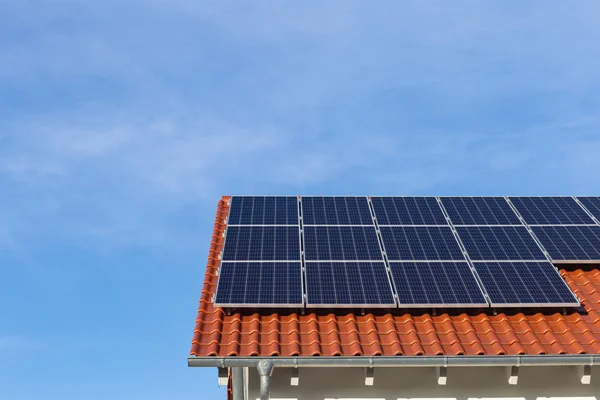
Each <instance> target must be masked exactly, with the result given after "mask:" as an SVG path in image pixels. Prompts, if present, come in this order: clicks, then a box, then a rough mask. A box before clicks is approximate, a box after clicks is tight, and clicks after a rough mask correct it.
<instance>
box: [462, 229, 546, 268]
mask: <svg viewBox="0 0 600 400" xmlns="http://www.w3.org/2000/svg"><path fill="white" fill-rule="evenodd" d="M458 227H459V228H496V227H498V228H517V227H523V228H525V230H526V231H527V233H528V234H529V236H530V237H531V238H532V239H533V241H534V242H535V244H536V246H537V247H538V249H539V250H540V251H541V252H542V254H543V255H544V258H539V259H535V258H534V259H515V260H507V259H492V260H475V259H472V258H471V255H470V253H469V250H468V249H467V247H466V246H465V245H464V243H463V241H462V238H461V237H460V234H459V233H458V230H457V231H456V235H457V236H458V240H459V241H460V243H461V245H462V247H463V248H464V251H465V253H466V254H467V256H468V258H469V260H470V261H471V262H473V263H476V262H540V261H551V259H550V258H549V256H548V253H547V251H546V249H545V248H544V247H543V246H542V244H541V243H540V242H539V241H538V238H537V237H536V236H535V235H533V232H532V231H531V230H530V229H529V227H528V226H527V225H459V226H458Z"/></svg>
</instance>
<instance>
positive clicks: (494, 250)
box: [456, 226, 546, 261]
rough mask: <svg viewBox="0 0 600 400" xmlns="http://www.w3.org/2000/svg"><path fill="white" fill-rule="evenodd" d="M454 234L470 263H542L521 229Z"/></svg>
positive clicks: (473, 228) (496, 228) (465, 229)
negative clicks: (535, 261)
mask: <svg viewBox="0 0 600 400" xmlns="http://www.w3.org/2000/svg"><path fill="white" fill-rule="evenodd" d="M456 231H457V233H458V236H459V237H460V240H461V242H462V243H463V245H464V246H465V250H466V251H467V254H468V255H469V257H470V258H471V260H481V261H496V260H546V256H545V255H544V253H543V251H542V250H541V249H540V247H539V246H538V245H537V243H536V242H535V240H534V239H533V237H532V236H531V234H530V233H529V231H527V229H526V228H525V227H524V226H469V227H466V226H459V227H457V228H456Z"/></svg>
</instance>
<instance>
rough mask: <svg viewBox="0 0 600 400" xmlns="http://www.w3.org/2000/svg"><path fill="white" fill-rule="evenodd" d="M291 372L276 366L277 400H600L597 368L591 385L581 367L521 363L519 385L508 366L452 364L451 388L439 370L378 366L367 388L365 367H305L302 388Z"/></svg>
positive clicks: (253, 378)
mask: <svg viewBox="0 0 600 400" xmlns="http://www.w3.org/2000/svg"><path fill="white" fill-rule="evenodd" d="M599 368H600V367H599ZM290 375H291V370H290V369H287V368H275V369H274V371H273V376H272V377H271V398H272V399H299V400H323V399H336V400H337V399H369V400H371V399H386V400H396V399H402V400H404V399H410V400H426V399H436V400H440V399H449V400H450V399H451V400H479V399H482V400H484V399H485V400H492V399H502V400H512V399H515V400H517V399H518V400H546V399H548V400H549V399H552V400H558V399H560V400H567V399H569V400H573V399H578V398H579V400H600V397H598V398H596V397H595V396H600V382H599V381H600V373H598V372H597V371H595V370H594V369H592V383H591V385H582V384H581V382H580V380H579V379H580V376H579V374H578V370H577V368H575V367H521V368H520V371H519V381H518V385H509V384H508V378H507V374H506V368H503V367H480V368H471V367H454V368H448V381H447V385H446V386H439V385H438V384H437V376H436V371H435V369H434V368H407V367H400V368H378V369H375V384H374V385H373V386H365V384H364V383H365V370H364V368H301V369H300V385H299V386H290ZM248 376H249V382H248V389H249V399H250V400H254V399H257V398H258V397H259V377H258V373H257V372H256V370H255V369H254V368H250V369H249V374H248Z"/></svg>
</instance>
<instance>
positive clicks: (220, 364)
mask: <svg viewBox="0 0 600 400" xmlns="http://www.w3.org/2000/svg"><path fill="white" fill-rule="evenodd" d="M262 360H267V361H268V362H270V363H272V364H273V366H275V367H494V366H497V367H502V366H571V365H572V366H575V365H594V364H599V363H600V354H561V355H519V356H515V355H510V356H487V355H486V356H416V357H410V356H397V357H384V356H376V357H363V356H357V357H322V356H319V357H278V356H274V357H215V356H211V357H198V356H190V357H188V366H189V367H217V368H228V367H256V366H257V364H258V363H259V362H260V361H262Z"/></svg>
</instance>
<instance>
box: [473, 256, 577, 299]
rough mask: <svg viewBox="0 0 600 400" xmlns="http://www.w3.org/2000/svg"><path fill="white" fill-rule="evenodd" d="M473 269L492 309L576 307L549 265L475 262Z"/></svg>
mask: <svg viewBox="0 0 600 400" xmlns="http://www.w3.org/2000/svg"><path fill="white" fill-rule="evenodd" d="M473 266H474V267H475V270H476V271H477V274H478V275H479V277H480V278H481V281H482V283H483V286H484V288H485V291H486V292H487V294H488V296H489V298H490V301H491V305H492V306H524V305H531V306H536V307H544V306H548V307H552V306H553V307H556V306H561V307H562V306H564V307H567V306H573V307H576V306H578V305H579V302H578V301H577V298H576V297H575V295H574V294H573V293H572V292H571V290H570V289H569V287H568V286H567V284H566V283H565V281H564V280H563V279H562V277H561V276H560V275H559V274H558V272H557V271H556V269H555V268H554V266H553V265H552V264H551V263H549V262H475V263H473Z"/></svg>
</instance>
